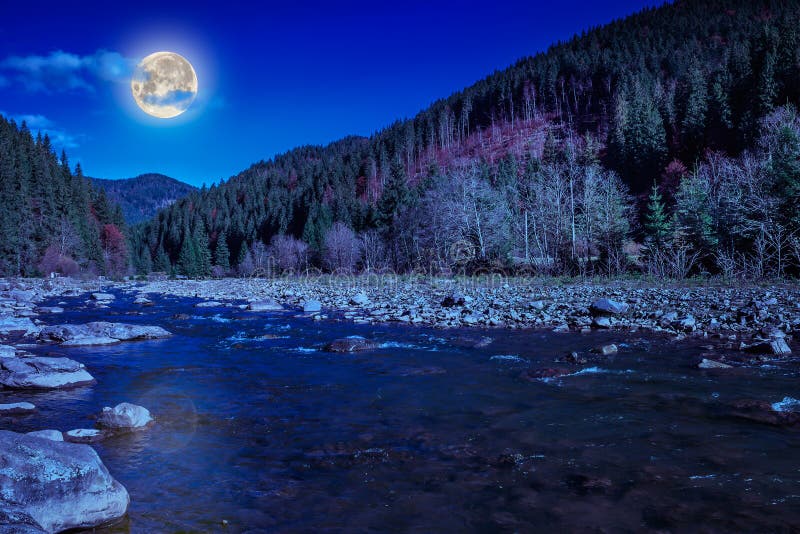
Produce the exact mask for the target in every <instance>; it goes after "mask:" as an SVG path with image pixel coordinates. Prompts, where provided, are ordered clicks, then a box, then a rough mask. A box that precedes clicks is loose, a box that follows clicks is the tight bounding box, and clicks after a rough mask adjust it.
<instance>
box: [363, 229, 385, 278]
mask: <svg viewBox="0 0 800 534" xmlns="http://www.w3.org/2000/svg"><path fill="white" fill-rule="evenodd" d="M359 239H360V240H361V246H362V251H363V254H362V265H363V267H364V270H365V271H381V270H383V269H385V268H386V267H388V266H389V256H388V252H387V250H386V245H385V243H384V242H383V239H382V238H381V236H380V234H379V233H378V232H377V231H375V230H370V231H368V232H364V233H362V234H361V235H360V236H359Z"/></svg>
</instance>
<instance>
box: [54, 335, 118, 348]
mask: <svg viewBox="0 0 800 534" xmlns="http://www.w3.org/2000/svg"><path fill="white" fill-rule="evenodd" d="M119 342H120V341H119V339H115V338H113V337H101V336H80V337H76V338H74V339H70V340H67V341H64V342H63V343H61V344H62V345H63V346H65V347H92V346H99V345H114V344H116V343H119Z"/></svg>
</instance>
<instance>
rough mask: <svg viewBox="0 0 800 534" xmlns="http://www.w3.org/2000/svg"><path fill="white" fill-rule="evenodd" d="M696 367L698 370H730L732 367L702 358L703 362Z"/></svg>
mask: <svg viewBox="0 0 800 534" xmlns="http://www.w3.org/2000/svg"><path fill="white" fill-rule="evenodd" d="M697 367H698V368H700V369H731V368H732V367H733V366H731V365H728V364H727V363H722V362H718V361H717V360H709V359H707V358H703V360H702V361H701V362H700V363H699V364H697Z"/></svg>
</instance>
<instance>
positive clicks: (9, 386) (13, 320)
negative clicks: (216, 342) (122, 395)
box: [0, 279, 171, 533]
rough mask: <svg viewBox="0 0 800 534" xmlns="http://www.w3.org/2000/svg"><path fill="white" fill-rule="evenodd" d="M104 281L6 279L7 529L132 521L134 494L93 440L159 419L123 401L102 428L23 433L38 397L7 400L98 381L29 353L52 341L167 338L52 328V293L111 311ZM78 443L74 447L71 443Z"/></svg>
mask: <svg viewBox="0 0 800 534" xmlns="http://www.w3.org/2000/svg"><path fill="white" fill-rule="evenodd" d="M97 289H99V285H98V284H97V283H96V282H94V283H82V282H77V281H73V280H69V279H57V280H10V281H0V418H2V419H3V421H4V422H5V421H11V430H8V429H0V532H9V533H10V532H15V533H17V532H20V533H21V532H25V533H28V532H30V533H34V532H60V531H63V530H71V529H84V528H93V527H97V526H100V525H104V524H107V523H113V522H115V521H117V520H119V519H120V518H122V517H123V516H124V515H125V514H126V512H127V508H128V504H129V502H130V497H129V496H128V492H127V490H126V489H125V488H124V487H123V486H122V484H120V483H119V482H118V481H116V480H115V479H114V478H113V477H112V476H111V474H110V473H109V472H108V469H107V468H106V467H105V465H103V462H102V461H101V459H100V457H99V456H98V455H97V453H96V452H95V451H94V449H92V448H91V447H90V446H88V445H85V444H86V443H92V442H95V441H99V440H101V439H106V438H108V437H109V436H112V435H119V434H123V433H127V432H134V431H138V430H143V429H146V428H148V427H149V426H151V424H152V423H153V421H154V419H153V417H152V416H151V414H150V412H149V411H148V410H147V409H146V408H143V407H141V406H136V405H133V404H129V403H125V402H123V403H120V404H118V405H117V406H115V407H114V408H111V407H105V408H103V411H102V412H100V413H99V414H98V415H96V416H94V418H95V419H96V425H95V426H96V427H97V428H86V429H84V428H80V429H72V430H67V431H65V432H61V431H60V430H53V429H42V430H36V431H33V432H29V433H27V434H21V433H17V432H14V431H13V430H14V424H13V421H14V420H15V419H14V418H15V417H22V416H25V415H27V414H29V413H32V412H35V411H36V410H37V407H36V406H35V405H34V404H32V403H30V402H11V403H8V402H5V397H4V394H3V391H4V390H15V391H17V392H18V393H19V392H23V393H24V392H25V391H30V390H55V389H62V388H72V387H79V386H90V385H92V384H94V382H95V379H94V377H93V376H92V375H91V374H90V373H89V370H88V369H87V368H86V367H85V366H84V365H83V364H82V363H80V362H77V361H75V360H72V359H69V358H66V357H63V356H50V355H47V356H40V355H35V354H32V353H31V352H29V349H31V348H32V347H34V346H36V345H39V344H42V345H49V344H60V345H62V346H92V345H108V344H112V343H121V342H125V341H136V340H142V339H157V338H163V337H167V336H169V335H171V334H170V332H167V331H166V330H164V329H163V328H161V327H158V326H147V325H133V324H125V323H111V322H105V321H95V322H89V323H86V324H63V325H51V326H45V325H44V324H43V322H42V321H41V320H40V319H39V317H41V316H43V315H54V314H60V313H63V312H64V308H63V307H62V306H40V305H39V304H40V303H41V302H42V301H43V300H45V299H48V298H52V297H66V296H80V295H83V294H89V292H92V293H91V294H90V295H89V299H88V300H87V303H91V305H93V306H95V307H97V308H100V309H102V308H104V307H107V304H108V302H110V301H111V300H113V299H114V298H115V297H114V295H111V294H108V293H100V292H97ZM70 442H71V443H70Z"/></svg>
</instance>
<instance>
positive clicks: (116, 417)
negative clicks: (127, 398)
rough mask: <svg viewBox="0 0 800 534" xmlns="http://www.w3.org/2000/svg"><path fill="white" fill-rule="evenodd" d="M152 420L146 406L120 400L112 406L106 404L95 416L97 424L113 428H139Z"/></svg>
mask: <svg viewBox="0 0 800 534" xmlns="http://www.w3.org/2000/svg"><path fill="white" fill-rule="evenodd" d="M152 422H153V416H152V415H150V412H149V411H148V409H147V408H143V407H141V406H137V405H135V404H131V403H129V402H122V403H120V404H117V405H116V406H114V407H113V408H110V407H108V406H106V407H105V408H103V411H102V412H101V413H100V416H99V417H98V418H97V424H98V426H101V427H103V428H111V429H114V430H139V429H142V428H145V427H146V426H147V425H149V424H150V423H152Z"/></svg>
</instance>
